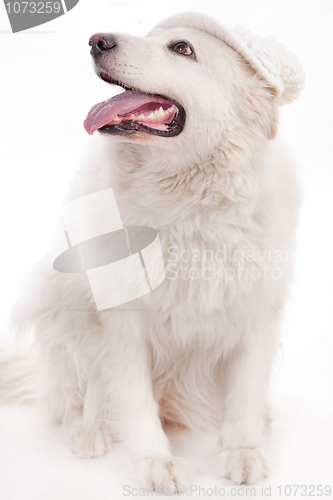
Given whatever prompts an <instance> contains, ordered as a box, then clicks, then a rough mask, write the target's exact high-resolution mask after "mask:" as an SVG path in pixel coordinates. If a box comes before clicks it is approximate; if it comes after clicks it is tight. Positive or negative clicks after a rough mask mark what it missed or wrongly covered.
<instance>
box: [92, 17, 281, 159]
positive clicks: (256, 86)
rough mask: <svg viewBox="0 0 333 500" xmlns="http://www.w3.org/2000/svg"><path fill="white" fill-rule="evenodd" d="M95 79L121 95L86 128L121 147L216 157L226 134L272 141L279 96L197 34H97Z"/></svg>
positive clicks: (99, 108)
mask: <svg viewBox="0 0 333 500" xmlns="http://www.w3.org/2000/svg"><path fill="white" fill-rule="evenodd" d="M89 44H90V46H91V54H92V56H93V60H94V63H95V68H96V73H97V75H98V76H99V77H100V78H102V79H103V80H105V81H106V82H107V83H111V84H115V85H120V86H121V87H123V88H124V89H125V92H124V93H122V94H119V95H117V96H116V97H113V98H112V99H109V100H108V101H105V102H103V103H100V104H97V105H96V106H94V107H93V108H92V109H91V111H90V112H89V114H88V116H87V119H86V121H85V128H86V130H87V131H88V133H90V134H92V133H94V131H95V130H98V131H100V132H104V133H107V134H112V135H113V136H115V138H118V139H120V140H122V141H129V142H135V143H144V144H152V145H156V146H159V147H163V148H172V149H175V150H179V149H181V148H182V147H183V146H184V145H185V144H186V148H187V149H188V147H189V146H190V147H191V146H192V147H194V148H195V149H196V151H197V152H199V154H204V153H206V152H208V151H211V150H212V148H213V147H216V146H217V145H218V144H219V142H220V141H221V137H223V135H224V134H226V135H228V137H232V138H236V137H237V135H239V134H244V133H246V132H247V131H249V132H250V133H251V135H253V134H254V135H258V134H259V135H264V136H265V137H269V138H271V137H273V136H274V134H275V128H276V102H275V92H274V90H273V89H272V88H269V86H268V85H267V83H265V82H264V81H263V80H262V79H261V78H260V77H259V76H258V75H257V74H256V73H255V72H254V70H252V68H251V67H250V65H249V64H248V63H247V62H246V61H245V60H244V59H243V58H242V56H241V55H240V54H239V53H237V52H236V51H235V50H233V49H232V48H231V47H229V46H228V45H227V44H226V43H225V42H223V41H222V40H220V39H219V38H217V37H215V36H213V35H211V34H209V33H207V32H204V31H202V30H200V29H196V28H195V27H187V26H185V27H184V26H179V25H176V26H174V27H170V26H168V27H167V28H166V27H163V24H162V25H161V26H157V27H155V28H154V29H153V30H151V31H150V33H149V34H148V35H147V36H146V37H134V36H130V35H127V34H101V33H99V34H95V35H93V36H92V37H91V38H90V41H89Z"/></svg>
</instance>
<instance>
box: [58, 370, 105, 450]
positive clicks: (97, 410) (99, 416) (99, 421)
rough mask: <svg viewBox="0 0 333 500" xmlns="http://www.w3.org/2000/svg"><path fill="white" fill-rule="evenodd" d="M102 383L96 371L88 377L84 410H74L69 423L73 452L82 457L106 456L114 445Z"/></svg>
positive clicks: (81, 408) (91, 371)
mask: <svg viewBox="0 0 333 500" xmlns="http://www.w3.org/2000/svg"><path fill="white" fill-rule="evenodd" d="M100 387H103V384H102V381H101V380H100V379H99V377H98V372H97V370H95V369H94V368H92V369H91V370H90V373H89V375H88V382H87V389H86V393H85V397H84V403H83V407H80V408H74V409H72V411H71V413H70V415H69V417H68V419H67V424H68V426H69V433H68V440H69V444H70V448H71V450H72V452H73V453H74V454H75V455H77V456H79V457H83V458H97V457H100V456H103V455H104V454H105V453H106V452H107V451H108V449H109V448H110V447H111V444H112V436H111V429H110V425H109V424H110V422H108V412H107V405H105V406H104V404H103V395H102V394H101V391H100Z"/></svg>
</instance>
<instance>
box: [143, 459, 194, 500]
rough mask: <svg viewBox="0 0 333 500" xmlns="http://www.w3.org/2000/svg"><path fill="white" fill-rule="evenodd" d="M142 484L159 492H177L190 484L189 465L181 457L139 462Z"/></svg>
mask: <svg viewBox="0 0 333 500" xmlns="http://www.w3.org/2000/svg"><path fill="white" fill-rule="evenodd" d="M138 465H139V474H140V479H141V483H142V484H143V485H144V486H145V487H147V488H153V489H155V490H158V491H163V489H164V490H168V494H170V493H171V491H170V490H173V491H174V492H176V490H177V489H181V488H182V487H183V486H185V485H187V484H188V475H189V470H190V467H189V464H188V462H187V461H186V460H185V459H183V458H179V457H173V456H172V455H170V456H167V457H146V458H142V459H141V460H140V461H139V464H138Z"/></svg>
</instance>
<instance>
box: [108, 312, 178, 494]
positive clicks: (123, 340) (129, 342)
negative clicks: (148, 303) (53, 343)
mask: <svg viewBox="0 0 333 500" xmlns="http://www.w3.org/2000/svg"><path fill="white" fill-rule="evenodd" d="M115 314H118V318H117V319H119V321H121V324H120V323H118V324H117V327H118V328H119V334H118V335H114V334H113V333H110V337H112V336H113V337H114V338H113V342H114V348H113V349H112V353H111V359H110V361H109V363H108V365H109V366H110V369H111V370H112V377H113V380H112V382H111V384H110V386H111V387H110V394H111V399H112V401H113V405H114V409H115V412H116V415H115V422H116V427H117V431H118V432H117V433H118V434H119V435H120V437H121V439H122V440H123V442H124V444H125V445H126V447H127V448H128V449H129V450H130V452H131V454H132V456H133V457H134V459H135V461H136V464H137V468H138V471H139V475H140V480H141V483H142V484H143V485H144V486H146V487H148V488H155V487H157V486H161V487H166V488H171V489H173V490H174V489H175V488H176V487H177V486H178V487H179V486H182V485H183V484H186V482H187V481H186V475H187V473H186V469H187V464H186V461H185V460H183V459H180V458H178V457H174V456H173V455H172V454H171V452H170V448H169V442H168V438H167V436H166V435H165V433H164V431H163V428H162V424H161V421H160V418H159V414H158V405H157V403H156V401H155V399H154V396H153V384H152V375H151V356H150V352H149V348H148V343H147V342H146V339H145V338H144V336H143V334H142V332H141V331H140V330H139V328H138V324H137V322H136V321H135V319H134V318H133V313H131V314H128V313H127V314H126V313H120V312H118V313H113V318H114V315H115ZM120 315H121V318H119V316H120ZM111 321H112V320H111ZM111 321H110V330H111V329H112V330H113V331H114V329H115V321H112V322H111Z"/></svg>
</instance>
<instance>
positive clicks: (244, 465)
mask: <svg viewBox="0 0 333 500" xmlns="http://www.w3.org/2000/svg"><path fill="white" fill-rule="evenodd" d="M218 463H219V467H220V476H222V477H226V478H227V479H231V480H232V481H233V482H234V483H235V484H254V483H257V482H258V481H260V480H261V479H263V478H264V477H267V466H266V461H265V458H264V456H263V455H262V453H261V451H260V450H259V449H258V448H236V449H234V450H224V451H222V453H221V454H220V455H219V460H218Z"/></svg>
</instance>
